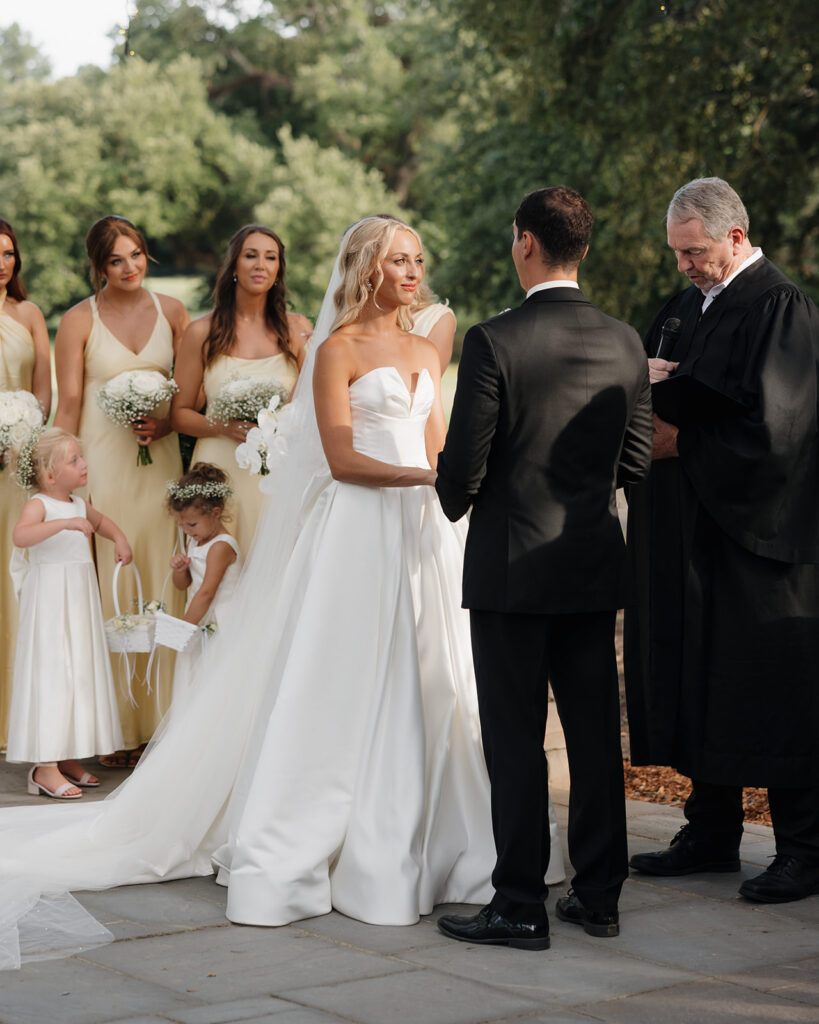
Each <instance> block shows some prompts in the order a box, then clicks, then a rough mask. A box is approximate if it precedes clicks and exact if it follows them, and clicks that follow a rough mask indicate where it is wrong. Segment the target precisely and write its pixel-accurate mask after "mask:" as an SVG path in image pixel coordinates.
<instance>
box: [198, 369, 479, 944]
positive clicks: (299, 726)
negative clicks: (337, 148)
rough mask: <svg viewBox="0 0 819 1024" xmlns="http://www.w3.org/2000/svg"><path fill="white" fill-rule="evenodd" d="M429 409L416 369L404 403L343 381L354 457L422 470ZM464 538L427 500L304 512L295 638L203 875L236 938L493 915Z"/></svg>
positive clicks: (384, 391) (371, 495) (397, 499)
mask: <svg viewBox="0 0 819 1024" xmlns="http://www.w3.org/2000/svg"><path fill="white" fill-rule="evenodd" d="M434 394H435V392H434V386H433V382H432V378H431V377H430V376H429V373H428V372H427V371H426V370H424V371H423V372H422V373H421V374H420V377H419V379H418V385H417V389H416V392H415V395H414V396H411V395H410V394H409V393H408V391H407V388H406V385H405V384H404V381H403V380H402V378H401V376H400V375H399V373H398V371H397V370H396V369H395V368H393V367H390V366H382V367H379V368H378V369H375V370H371V371H370V372H369V373H367V374H365V375H364V376H363V377H361V378H360V379H359V380H357V381H355V382H354V383H353V384H352V385H351V387H350V406H351V411H352V422H353V436H354V438H355V441H354V444H355V448H356V450H357V451H359V452H362V453H363V454H365V455H369V456H371V457H372V458H374V459H378V460H379V461H381V462H387V463H390V464H393V465H404V466H427V465H428V462H427V456H426V450H425V447H424V426H425V424H426V420H427V416H428V414H429V411H430V409H431V406H432V402H433V399H434ZM463 532H464V531H463V528H462V527H453V526H452V524H451V523H449V522H448V521H447V519H446V518H445V516H444V514H443V512H442V511H441V507H440V504H439V503H438V499H437V497H436V495H435V491H434V490H433V489H432V488H431V487H383V488H374V487H361V486H356V485H353V484H346V483H338V482H335V481H333V482H331V483H330V484H329V485H328V486H327V487H326V488H325V490H324V491H323V493H322V495H321V498H320V500H319V501H318V502H316V504H315V505H314V507H313V510H312V513H311V515H310V517H309V518H308V519H307V521H306V522H305V524H304V526H303V528H302V530H301V533H300V535H299V538H298V541H297V544H296V547H295V550H294V552H293V557H292V559H291V562H290V565H289V567H288V576H289V577H290V586H289V587H286V590H288V591H289V595H290V596H289V602H288V603H289V604H290V606H291V607H292V609H293V627H292V631H288V636H287V638H286V640H285V641H284V642H283V643H282V644H281V646H280V648H279V650H278V651H277V654H276V667H275V671H276V673H277V674H279V675H280V677H281V678H280V683H279V686H278V700H277V704H276V709H275V711H274V713H273V714H272V715H271V716H270V718H269V720H268V721H267V723H266V729H265V734H264V739H263V741H262V744H261V749H260V751H259V755H258V760H257V762H256V765H255V768H254V775H253V779H252V782H251V784H250V787H249V790H248V792H247V795H246V799H245V803H244V807H243V809H242V810H241V812H240V813H238V814H237V815H236V819H235V821H234V822H233V826H232V829H231V840H230V842H229V843H228V844H227V846H226V847H225V848H223V849H222V850H220V851H218V853H217V854H216V858H215V859H216V861H217V863H218V864H220V866H221V870H220V872H219V881H222V882H225V883H226V884H228V886H229V889H228V908H227V914H228V917H229V918H230V919H231V920H232V921H238V922H242V923H245V924H285V923H286V922H288V921H293V920H297V919H299V918H303V917H313V916H315V915H317V914H325V913H327V912H328V911H329V910H330V909H331V908H332V907H335V908H336V909H337V910H340V911H342V912H343V913H345V914H347V915H349V916H350V917H355V918H358V919H359V920H362V921H367V922H370V923H372V924H391V925H397V924H411V923H412V922H414V921H417V920H418V916H419V914H428V913H430V912H431V910H432V908H433V906H434V905H435V904H436V903H442V902H465V903H478V902H487V901H488V900H489V899H490V898H491V895H492V889H491V886H490V884H489V873H490V871H491V869H492V865H493V863H494V856H495V855H494V843H493V839H492V828H491V816H490V809H489V783H488V779H487V775H486V767H485V764H484V760H483V754H482V752H481V745H480V724H479V721H478V709H477V701H476V697H475V684H474V679H473V676H472V669H471V653H470V649H469V631H468V620H467V618H466V613H465V612H464V611H463V610H462V609H461V608H460V606H459V604H460V602H459V594H460V575H461V567H462V563H463ZM316 622H321V623H323V624H324V627H323V629H322V631H321V634H320V636H316V635H315V628H314V624H315V623H316ZM302 623H303V625H302ZM353 652H355V653H353Z"/></svg>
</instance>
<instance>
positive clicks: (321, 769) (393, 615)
mask: <svg viewBox="0 0 819 1024" xmlns="http://www.w3.org/2000/svg"><path fill="white" fill-rule="evenodd" d="M339 280H340V277H339V274H338V266H337V267H336V271H335V272H334V275H333V279H332V280H331V283H330V286H329V288H328V292H327V296H326V297H325V303H324V305H323V306H322V312H321V314H320V316H319V321H318V323H317V325H316V332H315V336H314V337H315V343H314V344H313V345H311V348H310V353H309V355H308V358H307V360H306V363H305V367H304V369H303V371H302V375H301V377H300V379H299V383H298V384H297V387H296V392H295V395H294V400H293V402H292V403H291V406H290V407H289V408H288V409H287V412H286V414H285V415H283V417H282V436H281V440H280V459H279V461H278V463H277V464H276V465H274V467H273V469H272V471H271V473H270V475H269V476H267V477H265V478H263V479H264V483H265V485H266V486H265V489H266V490H269V491H270V492H271V494H272V495H273V497H272V499H271V500H269V501H268V502H267V503H266V505H265V508H264V509H263V512H262V516H261V519H260V522H259V526H258V528H257V532H256V536H255V539H254V542H253V546H252V548H251V552H250V555H249V557H248V559H247V562H246V563H245V567H244V569H243V572H242V576H241V578H240V580H239V583H238V586H237V589H236V592H235V596H234V599H233V602H232V605H231V607H230V610H229V614H228V615H227V616H226V617H225V620H224V622H221V623H220V627H221V628H220V632H219V634H217V636H216V637H215V639H214V641H213V642H212V643H211V644H210V645H209V649H208V660H207V663H206V665H205V667H204V668H203V670H202V671H201V673H200V675H199V678H198V679H197V680H196V683H195V693H194V694H193V695H192V697H191V699H190V701H189V703H188V704H187V706H186V711H185V715H184V716H170V717H168V716H166V718H165V719H164V720H163V722H162V723H161V725H160V727H159V729H158V730H157V733H156V736H155V738H154V740H153V741H152V743H151V744H150V746H149V748H148V750H147V752H146V755H145V756H144V757H143V759H142V760H141V761H140V764H139V766H138V768H137V769H136V771H135V772H134V773H133V775H132V776H131V777H130V778H129V779H128V780H126V782H124V783H123V784H122V785H121V786H120V787H119V788H118V789H117V790H116V791H115V792H114V793H112V794H111V795H110V796H109V797H108V798H107V799H106V800H105V801H102V802H97V803H89V804H86V805H84V806H77V805H70V806H60V805H54V804H43V805H39V806H26V807H17V808H9V809H5V810H3V811H0V878H2V879H3V880H4V881H5V883H6V885H5V886H4V888H3V889H2V890H0V957H4V958H5V959H4V960H3V962H2V964H0V966H5V967H14V966H18V965H19V963H20V961H21V960H23V961H25V960H26V959H34V958H42V957H43V956H55V955H65V954H67V953H70V952H74V951H77V950H79V949H81V948H88V946H90V945H94V944H98V943H99V942H103V941H109V940H110V938H111V936H110V935H109V934H108V933H107V932H106V931H105V929H103V928H102V926H100V925H97V923H96V922H95V921H94V920H93V918H91V917H90V915H88V914H86V912H85V911H83V910H82V908H80V907H79V904H77V903H76V901H74V900H73V899H72V898H71V897H69V896H67V895H66V894H67V893H68V892H70V891H76V890H85V889H104V888H110V887H113V886H117V885H124V884H130V883H135V882H156V881H160V880H167V879H173V878H180V877H187V876H191V875H206V874H210V873H212V871H213V870H214V868H213V865H212V857H214V855H215V861H216V867H217V869H218V872H219V879H220V880H221V881H222V882H227V883H229V893H228V916H229V917H231V918H232V919H234V920H238V921H249V920H251V919H252V920H253V923H257V924H271V925H276V924H283V923H286V922H287V921H292V920H296V919H299V918H301V917H304V916H309V915H311V914H318V913H325V912H327V911H329V910H330V909H331V907H336V908H337V909H339V910H340V911H342V912H344V913H347V914H349V915H351V916H354V917H358V918H360V919H361V920H365V921H371V922H374V923H390V924H398V923H404V924H408V923H411V922H412V921H415V920H417V917H418V914H419V913H426V912H429V911H430V910H431V909H432V906H433V904H434V903H436V902H443V901H482V900H485V899H488V898H489V896H490V895H491V891H492V890H491V886H490V882H489V874H490V872H491V869H492V866H493V864H494V845H493V842H492V835H491V815H490V806H489V784H488V779H487V777H486V769H485V766H484V763H483V758H482V754H481V748H480V732H479V725H478V712H477V702H476V698H475V693H474V682H473V679H472V667H471V657H470V652H469V628H468V619H467V613H466V612H464V611H463V610H462V609H461V608H460V579H461V563H462V558H463V535H464V531H463V528H462V527H452V525H451V524H449V523H448V521H447V520H446V519H445V518H444V516H443V513H442V512H441V510H440V507H439V505H438V503H437V498H436V497H435V494H434V491H433V489H432V488H384V489H373V488H363V487H357V486H354V485H348V484H339V483H337V482H334V481H333V480H332V478H331V476H330V473H329V469H328V467H327V464H326V461H325V460H324V457H323V453H322V451H321V445H320V441H319V437H318V430H317V427H316V423H315V412H314V408H313V399H312V381H311V378H312V366H313V362H314V360H315V351H316V348H317V347H318V344H320V342H321V341H322V340H323V339H324V338H325V337H326V335H327V333H328V331H329V325H330V323H331V321H332V312H333V311H332V295H333V294H334V292H335V289H336V287H337V284H338V282H339ZM432 400H433V388H432V381H431V379H430V378H429V377H428V375H426V374H422V375H421V377H420V378H419V380H418V384H417V387H416V390H415V394H414V395H410V394H409V392H408V391H407V388H406V385H405V384H404V382H403V381H402V380H401V378H400V376H398V374H397V371H396V370H394V368H391V367H380V368H379V369H378V370H376V371H372V372H371V373H370V374H367V375H365V376H364V377H362V378H361V379H360V380H358V381H356V382H355V383H354V384H353V386H352V387H351V404H352V407H353V410H354V436H355V439H356V440H355V443H356V446H357V447H358V446H359V445H361V446H362V450H366V451H367V453H368V454H371V455H374V456H375V457H376V458H380V459H383V460H384V461H405V462H406V461H407V460H419V459H421V458H422V457H425V456H424V455H423V427H424V422H425V420H426V416H427V413H428V412H429V408H430V406H431V402H432ZM412 464H418V462H417V461H415V462H413V463H412ZM231 691H232V692H231ZM226 697H227V699H226ZM552 839H553V842H552V853H553V864H552V868H551V869H550V877H552V878H553V879H555V880H557V879H558V878H562V877H563V872H562V859H561V856H560V848H559V844H558V842H557V830H556V824H555V826H554V827H553V833H552ZM43 922H45V924H44V926H43V927H39V926H40V924H42V923H43Z"/></svg>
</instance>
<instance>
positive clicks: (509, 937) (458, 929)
mask: <svg viewBox="0 0 819 1024" xmlns="http://www.w3.org/2000/svg"><path fill="white" fill-rule="evenodd" d="M438 930H439V931H440V932H442V933H443V934H444V935H446V936H447V938H449V939H457V940H458V941H459V942H472V943H474V944H475V945H481V946H512V947H513V949H548V948H549V925H548V924H518V923H516V922H515V921H507V920H506V918H505V917H501V915H500V914H499V913H498V912H497V911H496V910H493V909H492V907H491V906H489V907H484V908H483V910H480V911H478V913H477V914H473V915H472V916H471V917H456V916H455V915H454V914H447V915H445V916H444V917H439V918H438Z"/></svg>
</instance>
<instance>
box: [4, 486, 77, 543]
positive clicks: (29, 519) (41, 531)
mask: <svg viewBox="0 0 819 1024" xmlns="http://www.w3.org/2000/svg"><path fill="white" fill-rule="evenodd" d="M63 530H79V531H80V532H81V533H84V534H85V536H86V537H90V536H91V534H92V533H93V532H94V528H93V526H92V525H91V523H90V522H89V521H88V520H87V519H84V518H79V517H77V518H75V519H51V520H49V521H48V522H45V507H44V505H43V503H42V502H41V501H38V500H37V499H36V498H32V499H31V500H30V501H27V502H26V504H25V505H24V506H23V511H22V512H21V513H20V518H19V519H18V520H17V523H16V525H15V527H14V530H13V531H12V534H11V539H12V542H13V543H14V546H15V547H18V548H30V547H33V546H34V545H35V544H40V543H41V542H42V541H44V540H47V539H48V538H49V537H53V536H54V535H55V534H56V533H60V532H62V531H63Z"/></svg>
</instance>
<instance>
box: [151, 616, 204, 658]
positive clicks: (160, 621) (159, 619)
mask: <svg viewBox="0 0 819 1024" xmlns="http://www.w3.org/2000/svg"><path fill="white" fill-rule="evenodd" d="M154 618H155V619H156V632H155V634H154V639H155V641H156V643H158V644H161V645H162V646H163V647H170V648H172V649H173V650H174V651H184V650H186V649H187V648H188V647H190V645H191V644H192V643H193V638H194V637H195V636H196V634H197V633H198V632H199V627H198V626H197V625H196V623H194V622H185V620H184V619H177V618H176V616H174V615H168V614H167V613H166V612H157V613H156V614H155V615H154Z"/></svg>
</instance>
